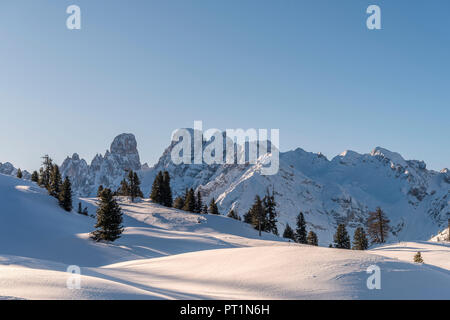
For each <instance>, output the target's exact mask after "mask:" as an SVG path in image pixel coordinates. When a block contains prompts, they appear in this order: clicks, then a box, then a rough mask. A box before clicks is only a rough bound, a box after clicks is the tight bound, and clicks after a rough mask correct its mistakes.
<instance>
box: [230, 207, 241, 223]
mask: <svg viewBox="0 0 450 320" xmlns="http://www.w3.org/2000/svg"><path fill="white" fill-rule="evenodd" d="M227 217H228V218H231V219H235V220H239V221H240V220H241V217H240V216H239V215H238V214H237V213H236V212H235V211H234V210H233V209H231V210H230V212H228V215H227Z"/></svg>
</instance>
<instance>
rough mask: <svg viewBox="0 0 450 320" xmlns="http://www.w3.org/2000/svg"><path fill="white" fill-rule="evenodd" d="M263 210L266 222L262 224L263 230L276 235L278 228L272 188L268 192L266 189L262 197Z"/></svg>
mask: <svg viewBox="0 0 450 320" xmlns="http://www.w3.org/2000/svg"><path fill="white" fill-rule="evenodd" d="M263 205H264V212H265V217H266V223H265V225H264V231H266V232H272V233H273V234H274V235H276V236H278V228H277V215H278V214H277V211H276V206H277V203H276V202H275V192H274V191H273V190H272V193H269V189H267V192H266V195H265V197H264V199H263Z"/></svg>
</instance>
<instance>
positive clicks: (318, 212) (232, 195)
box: [61, 134, 450, 245]
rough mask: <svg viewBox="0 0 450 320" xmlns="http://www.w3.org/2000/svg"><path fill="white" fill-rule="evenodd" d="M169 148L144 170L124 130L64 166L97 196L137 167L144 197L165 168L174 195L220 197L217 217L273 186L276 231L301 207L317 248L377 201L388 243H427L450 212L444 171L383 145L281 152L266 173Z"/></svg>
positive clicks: (77, 184)
mask: <svg viewBox="0 0 450 320" xmlns="http://www.w3.org/2000/svg"><path fill="white" fill-rule="evenodd" d="M173 146H174V144H173V143H172V144H171V145H170V146H169V147H168V148H167V149H166V150H165V152H164V153H163V155H162V156H161V158H160V159H159V161H158V162H157V163H156V164H155V165H154V166H153V167H151V168H148V166H146V165H141V163H140V160H139V154H138V150H137V142H136V139H135V138H134V136H133V135H132V134H122V135H120V136H118V137H116V138H115V139H114V141H113V143H112V145H111V148H110V150H109V151H107V152H106V154H105V155H104V156H102V155H97V156H96V157H95V158H94V159H93V160H92V162H91V164H90V165H88V164H87V162H86V161H85V160H83V159H80V158H79V156H78V155H77V154H74V155H73V156H72V157H70V158H67V159H66V160H65V161H64V163H63V164H62V166H61V171H62V174H63V175H64V176H69V177H70V178H71V179H72V181H73V184H74V190H75V191H76V192H77V193H78V194H79V195H80V196H94V195H95V194H96V190H97V188H98V186H99V185H100V184H102V185H103V186H105V187H109V188H112V189H117V188H118V186H119V183H120V180H121V179H122V178H123V176H124V175H125V174H126V170H128V169H133V170H139V169H140V170H139V175H140V176H141V180H142V190H143V192H144V195H148V194H149V192H150V189H151V185H152V183H153V180H154V177H155V176H156V174H157V173H158V171H160V170H167V171H169V173H170V175H171V185H172V189H173V192H174V195H180V194H182V193H183V192H184V190H185V189H186V188H191V187H193V188H195V189H198V190H199V191H201V193H202V195H203V199H204V201H205V202H206V201H210V200H211V198H212V197H214V198H215V199H217V200H218V201H219V202H218V205H219V209H220V211H221V212H222V214H226V213H228V211H229V210H230V209H235V210H236V211H237V212H238V213H239V214H240V215H243V214H244V213H245V212H246V211H247V210H248V209H249V208H250V206H251V204H252V202H253V200H254V197H255V195H256V194H259V195H260V196H263V195H264V193H265V192H266V190H267V188H269V189H272V188H273V189H274V190H275V192H276V201H277V202H278V205H279V206H278V211H279V213H280V216H279V219H278V220H279V224H278V227H279V230H280V232H282V231H283V229H284V227H285V225H286V223H289V224H290V225H294V224H295V218H296V215H297V214H298V212H299V211H302V212H304V214H305V217H306V221H307V223H308V229H311V230H314V231H315V232H316V233H317V234H318V236H319V242H320V243H321V244H322V245H328V244H329V243H330V242H331V241H332V235H333V233H334V230H335V228H336V225H337V224H338V223H345V224H346V225H347V226H348V228H349V230H350V233H351V234H352V233H353V230H354V229H355V228H356V227H358V226H360V225H363V224H364V222H365V220H366V218H367V214H368V212H369V211H371V210H374V209H375V208H376V207H378V206H380V207H381V208H382V209H383V210H384V211H385V212H386V214H387V216H388V217H389V219H390V220H391V227H392V230H391V233H390V237H389V241H398V240H402V241H403V240H427V239H429V238H430V237H431V236H432V235H435V234H436V232H437V231H438V230H439V229H442V228H443V227H444V226H446V224H447V215H448V214H449V213H450V173H449V171H448V169H444V170H442V171H441V172H436V171H432V170H427V168H426V164H425V163H424V162H423V161H416V160H405V159H404V158H403V157H402V156H401V155H400V154H398V153H396V152H391V151H389V150H386V149H384V148H381V147H377V148H375V149H374V150H373V151H372V152H371V153H368V154H359V153H357V152H354V151H350V150H348V151H345V152H343V153H342V154H340V155H338V156H336V157H335V158H333V159H332V160H328V159H327V158H326V157H324V156H323V155H322V154H320V153H319V154H315V153H310V152H306V151H304V150H302V149H300V148H298V149H296V150H293V151H289V152H284V153H280V170H279V172H278V173H277V174H276V175H273V176H264V175H262V174H261V166H262V164H263V163H265V162H267V161H269V160H270V154H267V155H263V156H261V157H260V158H259V159H258V162H257V163H256V164H251V165H250V164H247V165H236V164H235V165H212V166H210V165H206V164H195V165H175V164H174V163H173V162H172V161H171V157H170V154H171V151H172V148H173ZM206 146H207V143H204V145H203V147H204V148H205V147H206Z"/></svg>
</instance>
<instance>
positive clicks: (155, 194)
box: [150, 171, 164, 204]
mask: <svg viewBox="0 0 450 320" xmlns="http://www.w3.org/2000/svg"><path fill="white" fill-rule="evenodd" d="M163 180H164V177H163V174H162V172H161V171H159V172H158V174H157V175H156V177H155V180H154V181H153V186H152V191H151V193H150V199H152V201H153V202H155V203H159V204H162V203H163V190H162V188H163V186H162V185H163Z"/></svg>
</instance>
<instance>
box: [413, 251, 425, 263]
mask: <svg viewBox="0 0 450 320" xmlns="http://www.w3.org/2000/svg"><path fill="white" fill-rule="evenodd" d="M414 262H415V263H423V259H422V254H421V253H420V251H419V252H417V253H416V255H415V256H414Z"/></svg>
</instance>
